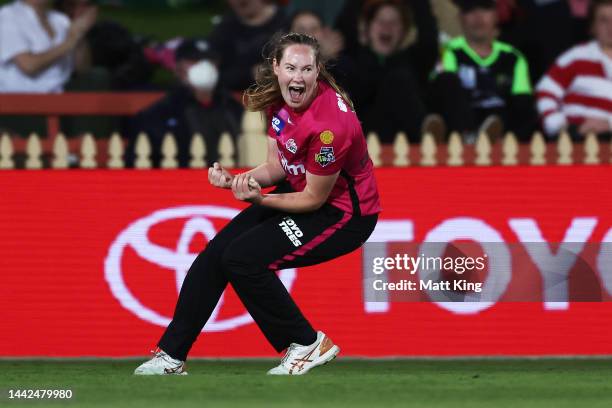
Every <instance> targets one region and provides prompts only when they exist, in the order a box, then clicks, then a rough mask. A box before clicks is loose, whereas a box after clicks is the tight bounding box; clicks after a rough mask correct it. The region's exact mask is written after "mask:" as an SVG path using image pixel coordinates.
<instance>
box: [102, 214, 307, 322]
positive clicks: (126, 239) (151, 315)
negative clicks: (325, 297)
mask: <svg viewBox="0 0 612 408" xmlns="http://www.w3.org/2000/svg"><path fill="white" fill-rule="evenodd" d="M238 212H239V211H238V210H236V209H235V208H229V207H220V206H213V205H200V206H181V207H172V208H166V209H163V210H159V211H155V212H154V213H152V214H150V215H148V216H146V217H143V218H140V219H138V220H136V221H134V222H133V223H131V224H130V225H128V227H127V228H126V229H124V230H123V231H121V233H119V235H118V236H117V238H116V239H115V240H114V241H113V243H112V244H111V246H110V248H109V251H108V255H107V256H106V259H105V261H104V277H105V279H106V282H107V283H108V286H109V288H110V290H111V292H112V294H113V296H115V298H116V299H117V300H118V301H119V303H120V304H121V306H122V307H123V308H125V309H127V310H129V311H130V312H131V313H133V314H135V315H136V316H138V317H139V318H140V319H142V320H144V321H147V322H149V323H153V324H155V325H158V326H162V327H166V326H168V324H170V321H171V320H172V317H171V316H163V315H161V314H160V313H158V312H156V311H155V310H153V309H152V308H151V307H149V306H147V305H145V304H143V303H142V302H141V301H140V300H138V299H137V298H136V297H135V296H134V294H133V293H132V291H130V288H129V287H128V285H126V283H125V280H124V278H123V270H122V258H123V255H124V253H125V249H126V248H128V247H131V248H132V249H133V250H134V251H135V252H136V254H137V255H138V256H139V257H140V258H142V259H143V260H146V261H148V262H150V263H151V264H155V265H158V266H160V267H162V268H167V269H170V270H173V271H174V272H175V277H174V278H175V283H176V290H177V293H178V292H179V291H180V290H181V286H182V284H183V280H184V279H185V275H187V271H188V269H189V267H190V266H191V264H192V262H193V261H194V259H195V258H196V256H197V255H198V254H197V253H190V252H189V244H190V243H191V241H192V240H193V237H194V236H195V235H196V234H198V233H200V234H203V235H204V236H205V237H206V239H207V240H208V241H210V240H211V239H212V238H213V237H214V236H215V234H216V233H217V231H216V230H215V227H214V225H213V223H212V222H211V221H210V220H209V219H208V218H207V217H210V218H221V219H228V220H231V219H232V218H234V217H235V216H236V215H237V214H238ZM177 219H179V220H183V219H184V220H185V223H184V225H183V228H182V231H181V233H180V236H179V237H178V239H177V241H176V248H168V247H165V246H161V245H158V244H156V243H153V242H151V241H150V240H149V236H148V233H149V230H150V229H151V228H152V227H153V226H155V225H157V224H159V223H162V222H166V221H170V220H177ZM139 273H146V270H143V271H139ZM295 277H296V270H295V269H286V270H282V271H280V273H279V278H280V279H281V281H282V282H283V284H284V285H285V287H286V288H287V290H288V291H291V287H292V285H293V281H294V280H295ZM224 297H225V293H224V294H223V295H222V296H221V298H220V299H219V302H218V303H217V306H216V307H215V309H214V311H213V313H212V315H211V317H210V319H209V320H208V322H207V323H206V326H205V328H204V330H202V331H209V332H212V331H224V330H231V329H235V328H237V327H240V326H243V325H246V324H249V323H252V322H253V319H252V318H251V316H250V315H249V313H248V312H244V313H243V314H241V315H238V316H234V317H228V318H224V319H218V318H217V316H218V314H219V311H220V310H221V308H222V306H223V300H224Z"/></svg>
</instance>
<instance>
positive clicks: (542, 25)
mask: <svg viewBox="0 0 612 408" xmlns="http://www.w3.org/2000/svg"><path fill="white" fill-rule="evenodd" d="M587 1H588V0H545V1H544V0H497V10H498V16H499V27H500V31H501V34H500V39H501V41H505V42H508V43H510V44H512V45H514V46H515V47H516V48H518V49H519V50H521V52H523V54H524V55H525V57H526V58H527V60H528V61H529V70H530V74H531V78H534V80H538V79H539V78H541V77H542V75H543V74H544V72H546V70H547V69H548V67H550V65H551V64H552V63H553V61H554V60H555V59H556V58H557V57H558V56H559V55H560V54H561V53H562V52H563V51H565V50H567V49H568V48H569V47H571V46H573V45H574V44H576V43H577V42H579V41H585V38H584V34H585V32H584V28H583V27H581V26H580V25H581V22H580V18H579V14H580V12H581V10H580V9H581V8H583V7H584V6H582V7H581V6H580V5H579V4H577V3H579V2H582V3H585V2H587Z"/></svg>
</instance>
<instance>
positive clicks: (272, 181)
mask: <svg viewBox="0 0 612 408" xmlns="http://www.w3.org/2000/svg"><path fill="white" fill-rule="evenodd" d="M242 174H243V175H245V176H247V175H248V176H251V177H252V178H253V179H255V181H256V182H257V183H258V184H259V185H260V186H261V187H269V186H273V185H276V184H277V183H278V182H279V181H281V180H283V179H284V178H285V170H283V168H282V166H281V164H280V163H279V161H278V147H277V146H276V140H274V139H272V138H271V137H270V138H268V157H267V159H266V161H265V162H264V163H262V164H260V165H259V166H257V167H255V168H254V169H252V170H249V171H247V172H245V173H242ZM234 178H235V176H233V175H232V174H231V173H230V172H228V171H227V170H225V169H224V168H223V167H221V165H220V164H219V163H217V162H215V163H214V164H213V167H210V168H209V169H208V181H209V182H210V184H212V185H213V186H215V187H219V188H232V180H233V179H234Z"/></svg>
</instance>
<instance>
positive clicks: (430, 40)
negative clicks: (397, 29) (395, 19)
mask: <svg viewBox="0 0 612 408" xmlns="http://www.w3.org/2000/svg"><path fill="white" fill-rule="evenodd" d="M409 5H410V7H411V8H412V13H413V21H414V23H415V25H416V28H417V30H418V38H417V41H416V42H415V43H414V44H413V45H412V46H411V47H410V52H411V57H412V61H413V66H414V67H415V71H416V74H417V76H418V79H419V80H420V81H427V80H428V78H429V74H430V73H431V72H432V70H433V68H434V66H435V65H436V62H437V60H438V57H439V53H440V52H439V43H438V35H439V31H438V22H437V21H436V18H435V17H434V15H433V12H432V9H431V4H430V1H429V0H412V1H410V2H409Z"/></svg>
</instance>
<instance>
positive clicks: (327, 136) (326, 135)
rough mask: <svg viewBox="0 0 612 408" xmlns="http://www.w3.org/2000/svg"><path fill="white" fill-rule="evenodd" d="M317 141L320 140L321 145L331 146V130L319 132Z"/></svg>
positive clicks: (332, 136) (332, 137)
mask: <svg viewBox="0 0 612 408" xmlns="http://www.w3.org/2000/svg"><path fill="white" fill-rule="evenodd" d="M319 139H321V143H323V144H331V142H333V141H334V134H333V132H332V131H331V130H325V131H323V132H321V134H320V135H319Z"/></svg>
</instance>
